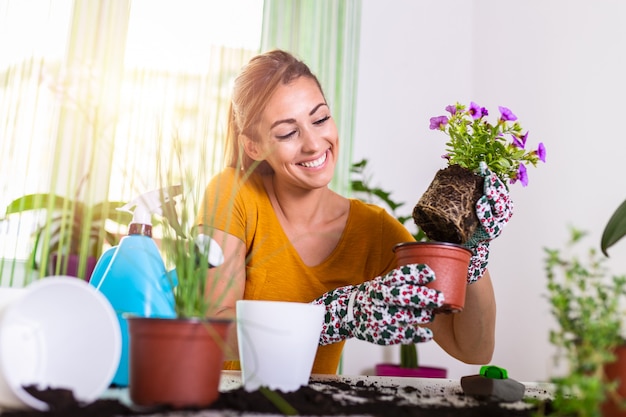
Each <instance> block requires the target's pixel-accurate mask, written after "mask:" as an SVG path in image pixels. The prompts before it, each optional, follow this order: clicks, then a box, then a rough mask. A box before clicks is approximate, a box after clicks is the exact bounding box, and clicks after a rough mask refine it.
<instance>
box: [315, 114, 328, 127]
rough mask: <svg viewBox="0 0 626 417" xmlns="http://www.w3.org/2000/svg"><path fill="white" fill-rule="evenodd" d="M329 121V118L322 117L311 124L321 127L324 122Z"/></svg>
mask: <svg viewBox="0 0 626 417" xmlns="http://www.w3.org/2000/svg"><path fill="white" fill-rule="evenodd" d="M328 119H330V116H324V117H322V118H321V119H319V120H316V121H315V122H313V124H315V125H321V124H323V123H324V122H325V121H326V120H328Z"/></svg>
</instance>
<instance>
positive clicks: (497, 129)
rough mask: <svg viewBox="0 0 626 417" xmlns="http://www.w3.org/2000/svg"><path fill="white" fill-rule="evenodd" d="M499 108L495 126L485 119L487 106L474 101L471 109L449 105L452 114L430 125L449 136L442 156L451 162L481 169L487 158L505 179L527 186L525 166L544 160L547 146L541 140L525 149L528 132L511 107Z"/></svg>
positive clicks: (496, 172)
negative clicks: (531, 147) (533, 146)
mask: <svg viewBox="0 0 626 417" xmlns="http://www.w3.org/2000/svg"><path fill="white" fill-rule="evenodd" d="M498 109H499V110H500V117H499V118H498V120H497V122H496V124H495V125H492V124H491V123H489V122H488V121H487V120H486V119H485V116H488V115H489V112H488V111H487V109H486V108H484V107H480V106H479V105H478V104H476V103H474V102H471V103H470V106H469V108H467V107H466V106H465V105H463V104H459V103H457V104H455V105H449V106H447V107H446V111H448V112H449V113H450V116H445V115H444V116H437V117H432V118H431V119H430V128H431V130H437V129H439V130H442V131H443V132H445V133H447V134H448V136H449V137H450V139H449V140H448V142H447V143H446V151H447V154H445V155H443V157H444V158H446V159H447V160H448V164H449V165H453V164H457V165H460V166H461V167H464V168H467V169H469V170H472V171H474V172H478V169H479V166H480V162H481V161H484V162H485V163H486V164H487V167H489V169H490V170H491V172H493V173H494V174H496V175H497V176H498V177H499V178H501V179H502V180H507V179H508V180H509V182H510V183H511V184H514V183H515V182H517V181H519V182H521V183H522V185H523V186H524V187H525V186H527V185H528V174H527V172H526V165H527V164H532V165H533V166H536V165H537V163H538V162H539V161H542V162H545V161H546V149H545V146H544V145H543V143H539V145H538V147H537V148H536V149H534V150H526V149H525V147H526V139H528V131H526V133H522V132H523V131H522V126H521V125H520V124H519V123H518V122H517V116H515V114H513V112H511V110H509V109H508V108H506V107H502V106H500V107H498ZM507 136H509V139H510V140H507Z"/></svg>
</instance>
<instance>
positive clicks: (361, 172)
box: [350, 159, 446, 377]
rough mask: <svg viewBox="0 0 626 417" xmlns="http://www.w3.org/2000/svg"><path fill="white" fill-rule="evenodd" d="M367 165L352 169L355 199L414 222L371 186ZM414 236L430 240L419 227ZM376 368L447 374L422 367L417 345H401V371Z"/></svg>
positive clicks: (397, 204)
mask: <svg viewBox="0 0 626 417" xmlns="http://www.w3.org/2000/svg"><path fill="white" fill-rule="evenodd" d="M367 163H368V160H367V159H363V160H361V161H359V162H355V163H353V164H352V166H351V168H350V173H351V179H350V185H351V190H352V192H353V193H354V195H355V197H357V198H359V199H360V200H362V201H364V202H366V203H372V204H382V205H384V206H386V207H387V208H388V209H389V210H390V212H391V214H392V215H393V216H394V217H395V218H396V219H398V221H399V222H400V223H402V224H403V225H405V226H406V225H407V222H409V223H410V222H412V220H413V218H412V216H411V215H399V214H397V212H396V210H397V209H399V208H400V207H402V206H403V205H404V204H405V203H402V202H396V201H395V200H394V199H393V198H391V192H389V191H386V190H384V189H382V188H380V187H376V186H373V185H372V184H371V178H370V176H369V173H368V172H367ZM412 234H413V237H414V238H415V240H416V241H418V242H424V241H427V240H428V238H427V237H426V234H425V233H424V232H423V231H422V230H421V229H420V228H419V227H417V228H416V231H415V232H414V233H412ZM376 368H377V374H379V375H381V376H401V375H407V374H410V373H412V374H413V376H420V377H422V376H424V375H427V374H428V372H429V371H430V372H433V373H434V374H435V375H437V376H442V377H445V374H446V370H445V369H442V368H433V367H420V366H419V360H418V352H417V346H416V345H415V344H408V345H400V367H399V368H400V369H398V366H397V365H392V364H379V365H377V366H376ZM420 368H421V369H420ZM391 373H394V375H391Z"/></svg>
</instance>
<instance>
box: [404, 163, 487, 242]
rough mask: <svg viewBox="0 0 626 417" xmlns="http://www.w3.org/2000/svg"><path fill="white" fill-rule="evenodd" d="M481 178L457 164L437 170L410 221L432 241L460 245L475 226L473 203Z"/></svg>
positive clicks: (479, 189)
mask: <svg viewBox="0 0 626 417" xmlns="http://www.w3.org/2000/svg"><path fill="white" fill-rule="evenodd" d="M483 183H484V179H483V177H481V176H480V175H476V174H474V173H473V172H472V171H470V170H468V169H465V168H462V167H460V166H459V165H450V166H449V167H447V168H445V169H441V170H439V171H438V172H437V173H436V174H435V178H434V179H433V181H432V182H431V183H430V185H429V186H428V188H427V189H426V192H425V193H424V194H423V195H422V197H421V198H420V200H419V201H418V202H417V204H416V205H415V207H414V208H413V220H414V221H415V224H417V225H418V226H419V227H420V229H421V230H423V231H424V233H426V236H428V237H429V238H430V239H431V240H433V241H439V242H450V243H458V244H462V243H465V242H467V240H468V239H469V238H470V237H471V236H472V234H473V233H474V231H475V230H476V228H477V227H478V225H479V224H480V223H479V220H478V217H477V216H476V202H477V201H478V199H479V198H480V197H481V196H482V195H483Z"/></svg>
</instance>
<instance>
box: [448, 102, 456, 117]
mask: <svg viewBox="0 0 626 417" xmlns="http://www.w3.org/2000/svg"><path fill="white" fill-rule="evenodd" d="M446 111H447V112H448V113H450V114H451V115H452V116H454V115H455V114H456V106H454V105H452V104H450V105H448V106H446Z"/></svg>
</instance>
